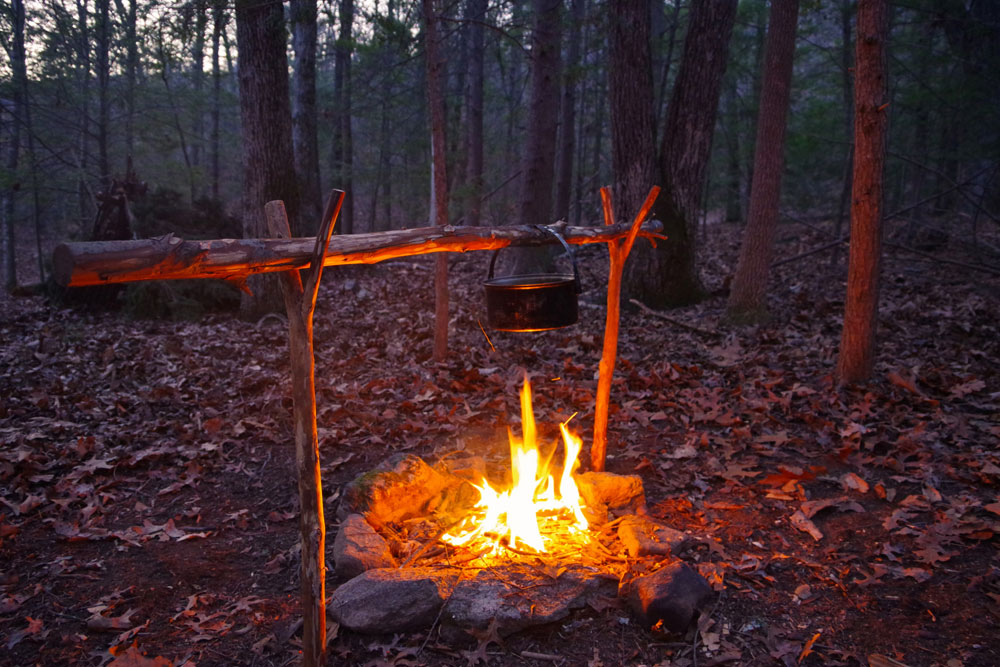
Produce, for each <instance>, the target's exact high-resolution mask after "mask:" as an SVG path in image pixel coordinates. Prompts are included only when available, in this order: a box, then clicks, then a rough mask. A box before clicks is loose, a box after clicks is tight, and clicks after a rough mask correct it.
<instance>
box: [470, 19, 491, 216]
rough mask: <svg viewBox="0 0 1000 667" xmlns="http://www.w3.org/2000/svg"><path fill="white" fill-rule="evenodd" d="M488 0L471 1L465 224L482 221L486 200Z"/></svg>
mask: <svg viewBox="0 0 1000 667" xmlns="http://www.w3.org/2000/svg"><path fill="white" fill-rule="evenodd" d="M486 10H487V1H486V0H468V6H467V10H466V11H467V12H468V17H469V20H470V21H471V23H470V24H469V91H468V99H466V102H465V108H466V144H467V145H468V152H467V154H466V166H465V173H466V184H465V187H466V193H467V194H466V197H465V224H467V225H472V226H474V227H475V226H477V225H479V224H480V222H481V215H482V211H481V206H482V197H483V60H484V55H485V41H486V40H485V35H484V28H483V22H484V21H485V20H486Z"/></svg>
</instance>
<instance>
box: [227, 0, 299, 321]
mask: <svg viewBox="0 0 1000 667" xmlns="http://www.w3.org/2000/svg"><path fill="white" fill-rule="evenodd" d="M236 40H237V45H238V49H239V59H240V62H239V84H240V119H241V121H242V124H243V236H244V237H245V238H261V237H264V236H267V235H268V234H267V224H266V220H265V217H264V205H265V204H266V203H267V202H269V201H272V200H277V199H280V200H283V201H284V202H285V206H286V208H287V209H288V214H289V218H290V219H291V220H296V219H297V218H298V191H297V188H296V183H295V167H294V160H293V157H292V111H291V106H290V103H289V99H288V59H287V56H286V55H285V23H284V15H283V11H282V6H281V4H280V3H265V4H262V3H259V2H256V0H237V2H236ZM250 286H251V288H252V289H253V292H254V294H253V295H247V294H244V295H243V299H242V302H241V304H240V313H241V315H242V316H243V317H245V318H248V319H252V318H255V317H258V316H260V315H261V314H263V313H265V312H274V311H275V310H277V309H279V308H280V306H281V295H280V293H279V290H278V286H277V282H276V281H275V280H273V279H266V280H265V279H260V278H255V279H253V281H252V282H251V284H250Z"/></svg>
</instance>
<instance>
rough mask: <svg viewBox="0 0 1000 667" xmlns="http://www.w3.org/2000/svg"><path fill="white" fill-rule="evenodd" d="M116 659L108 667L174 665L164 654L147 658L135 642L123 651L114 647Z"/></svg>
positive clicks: (161, 666)
mask: <svg viewBox="0 0 1000 667" xmlns="http://www.w3.org/2000/svg"><path fill="white" fill-rule="evenodd" d="M112 655H114V656H115V659H114V660H112V661H111V662H109V663H108V664H107V667H172V665H173V663H172V662H171V661H170V660H167V659H166V658H164V657H163V656H162V655H158V656H156V657H155V658H147V657H146V656H144V655H143V654H142V652H141V651H140V650H139V647H138V646H136V645H135V644H132V645H131V646H129V647H128V648H127V649H126V650H124V651H122V652H120V653H119V652H116V651H114V650H113V649H112Z"/></svg>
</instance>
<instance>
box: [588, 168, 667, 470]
mask: <svg viewBox="0 0 1000 667" xmlns="http://www.w3.org/2000/svg"><path fill="white" fill-rule="evenodd" d="M659 194H660V188H659V187H657V186H655V185H654V186H653V189H652V190H650V191H649V194H648V195H647V196H646V201H645V202H644V203H643V205H642V208H641V209H639V213H638V215H636V216H635V220H633V221H632V228H631V229H630V230H629V233H628V236H626V237H625V238H624V239H622V240H615V241H609V242H608V257H609V258H610V260H611V268H610V270H609V271H608V301H607V315H606V318H605V320H604V350H603V352H602V353H601V363H600V365H599V366H598V379H597V397H596V399H595V401H594V442H593V445H591V447H590V467H591V469H592V470H604V461H605V459H606V458H607V451H608V410H609V404H610V401H611V380H612V378H613V377H614V374H615V361H616V360H617V358H618V322H619V320H620V319H621V318H620V312H621V307H620V302H621V292H622V270H623V269H624V268H625V260H626V259H628V254H629V252H631V250H632V244H633V243H635V239H636V236H638V234H639V227H641V226H642V221H643V219H644V218H645V217H646V216H647V215H649V211H650V209H651V208H653V202H655V201H656V197H657V195H659ZM601 206H602V208H603V210H604V224H605V225H606V226H607V225H613V224H615V216H614V213H613V212H612V207H611V192H610V191H609V190H608V189H607V188H601Z"/></svg>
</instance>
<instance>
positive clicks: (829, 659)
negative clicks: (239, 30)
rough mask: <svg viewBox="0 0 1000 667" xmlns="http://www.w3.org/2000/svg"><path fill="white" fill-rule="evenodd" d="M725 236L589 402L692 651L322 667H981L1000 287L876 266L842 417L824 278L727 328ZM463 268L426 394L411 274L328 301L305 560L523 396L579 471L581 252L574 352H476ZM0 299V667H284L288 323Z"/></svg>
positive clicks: (979, 276) (467, 272)
mask: <svg viewBox="0 0 1000 667" xmlns="http://www.w3.org/2000/svg"><path fill="white" fill-rule="evenodd" d="M738 234H739V230H738V229H737V228H736V227H730V226H726V225H712V226H710V227H709V228H708V229H707V230H705V231H704V234H703V235H704V237H705V238H704V239H703V246H704V247H705V248H706V250H705V252H704V253H703V256H702V266H703V273H704V276H705V282H706V287H707V288H708V290H709V292H710V293H711V294H712V296H711V297H710V298H708V299H707V300H706V301H704V302H703V303H701V304H699V305H697V306H692V307H688V308H682V309H677V310H673V311H670V312H669V313H667V314H666V315H667V316H668V317H669V318H670V320H672V321H667V320H664V319H661V318H658V317H656V316H654V315H651V314H649V313H646V312H643V311H639V310H633V311H630V312H626V313H624V315H623V318H622V327H621V339H620V347H619V361H618V369H617V374H616V379H615V384H614V387H613V390H612V403H613V411H612V415H611V425H610V432H609V439H610V445H609V459H608V468H609V469H610V470H612V471H615V472H622V473H638V474H640V475H641V476H642V478H643V481H644V484H645V489H646V494H647V498H648V503H649V507H650V510H651V514H652V515H654V516H655V517H656V518H658V519H659V520H661V521H663V522H664V523H667V524H669V525H671V526H673V527H675V528H678V529H680V530H684V531H687V532H689V533H691V534H692V535H695V536H697V537H699V538H700V541H699V542H698V543H697V544H696V546H695V547H693V548H692V549H689V550H688V551H686V552H685V553H683V554H682V558H683V559H684V560H685V561H686V562H688V563H689V564H690V565H691V566H692V567H695V568H697V569H698V570H699V571H700V572H701V573H702V574H703V575H704V576H706V577H707V578H708V579H709V580H710V581H711V582H713V584H714V585H715V587H716V589H717V597H716V599H715V602H714V605H713V606H712V607H711V608H710V609H708V610H706V612H705V614H703V615H702V617H701V618H700V619H699V622H698V627H697V628H692V629H691V630H690V631H689V632H688V633H686V634H684V635H668V634H661V633H657V632H652V631H650V630H648V629H646V628H642V627H638V625H637V624H636V622H635V621H634V619H632V618H631V617H630V614H629V612H628V611H627V610H626V609H623V608H620V607H618V606H616V605H614V604H610V603H609V604H604V605H591V606H590V607H588V608H585V609H583V610H579V611H576V612H574V613H573V614H572V615H570V616H569V617H567V618H565V619H564V620H562V621H560V622H557V623H554V624H551V625H549V626H545V627H542V628H537V629H534V630H531V631H527V632H524V633H520V634H517V635H514V636H511V637H508V638H505V639H503V640H502V641H496V638H495V637H489V636H486V635H484V636H479V637H476V636H470V637H469V638H468V640H467V641H465V642H455V641H453V640H452V641H448V640H445V639H444V638H443V637H442V636H440V635H439V634H438V633H437V632H436V630H435V631H431V632H430V633H428V632H426V631H425V632H418V633H413V634H407V635H395V636H360V635H357V634H354V633H352V632H349V631H347V630H344V629H339V628H337V627H336V625H335V624H332V623H331V627H330V636H331V640H330V656H331V657H330V664H344V665H373V666H375V665H474V664H484V663H485V664H490V665H552V664H564V665H587V666H588V667H599V666H602V665H604V666H611V665H650V666H652V665H663V666H666V665H676V666H678V667H683V666H689V665H690V666H694V665H698V666H705V665H719V664H734V665H770V664H784V665H793V664H802V665H838V664H844V665H873V666H882V665H898V664H905V665H911V666H918V665H926V666H932V665H938V666H941V667H944V666H947V667H957V666H960V665H964V666H969V667H972V666H990V665H997V664H1000V641H998V640H997V639H996V637H997V627H998V619H1000V604H998V603H1000V556H998V551H997V545H998V534H1000V519H998V514H1000V497H998V483H1000V447H998V441H1000V382H998V378H1000V373H998V369H1000V362H998V358H1000V331H998V322H1000V279H998V278H997V276H996V275H995V274H992V275H991V274H989V273H986V272H982V271H975V270H971V269H968V268H964V267H962V266H959V265H957V264H954V263H952V264H946V263H943V262H942V261H940V260H941V259H949V260H953V261H957V262H961V263H971V262H974V261H975V260H974V258H972V257H971V256H970V254H969V251H968V250H967V249H966V248H964V247H961V246H958V244H957V241H956V242H954V243H953V244H952V245H950V246H948V247H945V248H942V249H938V250H936V251H935V252H936V255H935V256H936V257H937V259H931V258H928V257H924V256H920V255H915V254H912V253H905V254H904V253H902V252H899V251H895V250H892V249H890V250H888V251H887V254H886V261H885V264H884V273H883V282H882V292H881V311H880V321H879V332H880V341H879V348H878V366H877V373H876V376H877V377H876V379H875V380H874V381H873V382H871V383H870V384H867V385H865V386H859V387H852V388H848V389H837V388H836V387H835V386H834V384H833V381H832V370H833V366H834V364H835V361H836V353H837V346H838V342H839V335H840V318H841V315H842V311H843V294H844V284H843V281H844V273H845V271H844V268H843V266H840V267H839V268H836V267H831V266H830V264H829V261H828V260H829V257H828V255H827V254H817V255H814V256H811V257H809V258H805V259H801V260H798V261H794V262H789V263H786V264H783V265H781V266H780V267H779V268H777V269H776V270H775V271H774V273H773V275H772V278H771V285H772V289H771V295H770V301H769V304H770V310H771V319H770V321H769V322H768V323H767V324H765V325H760V326H755V327H735V326H731V325H729V324H726V323H725V322H724V320H723V318H722V315H723V312H724V309H725V277H726V276H728V275H731V273H732V270H733V266H734V262H735V256H736V249H737V247H738V241H739V238H738ZM781 236H782V237H783V238H782V239H781V240H780V243H779V246H778V248H779V251H778V252H779V259H781V258H787V257H794V256H796V255H797V254H798V253H801V252H804V251H805V250H808V249H809V248H812V247H816V246H819V245H822V244H823V243H824V242H825V237H823V236H821V235H819V234H818V233H817V232H815V231H811V230H809V229H807V228H802V227H799V226H791V225H790V226H788V227H783V228H782V230H781ZM785 237H787V238H785ZM995 245H997V244H995ZM488 260H489V257H488V256H487V254H486V253H474V254H470V255H467V256H460V257H455V258H454V259H453V260H452V273H451V287H452V293H451V299H452V308H451V313H452V322H451V340H450V345H451V350H452V353H451V358H450V360H449V361H447V362H445V363H441V364H437V363H434V362H433V361H431V359H430V356H431V344H432V341H431V335H432V331H431V330H432V325H433V303H432V299H433V289H432V283H433V260H431V259H430V258H415V259H412V260H407V261H397V262H393V263H388V264H384V265H379V266H376V267H364V268H353V267H352V268H347V269H338V270H328V272H327V273H326V274H325V275H324V281H323V287H322V289H321V292H320V298H319V303H318V307H317V314H316V365H317V366H316V367H317V402H318V424H319V433H320V439H321V449H322V456H323V473H324V478H323V482H324V494H325V498H326V502H327V516H328V517H329V519H330V521H329V525H328V530H329V539H328V542H327V545H328V549H329V547H330V546H331V545H332V537H333V535H334V534H335V532H336V530H337V525H336V522H335V509H336V505H337V499H338V495H339V493H340V489H341V488H342V487H343V485H344V484H345V483H346V482H348V481H349V480H351V479H353V478H354V477H355V476H356V475H358V474H360V473H363V472H365V471H368V470H370V469H371V468H373V467H374V466H375V465H376V464H377V463H378V462H379V461H381V460H383V459H384V458H385V457H386V456H387V455H389V454H391V453H395V452H412V453H415V454H418V455H420V456H422V457H424V458H425V459H427V460H429V461H433V460H435V459H436V458H438V457H440V456H443V455H444V454H447V453H450V452H454V451H460V450H465V451H469V452H473V453H476V452H484V451H487V450H489V449H490V448H491V447H495V446H496V445H497V442H499V441H500V440H498V439H500V438H504V437H505V436H504V434H503V430H504V428H505V426H506V424H508V423H514V422H516V419H517V418H516V415H517V414H518V404H517V387H518V384H519V383H520V380H521V375H522V373H523V372H525V371H527V372H528V373H529V374H530V376H531V378H532V381H533V384H534V390H535V409H536V415H537V416H538V419H539V421H540V422H541V423H545V424H550V425H555V424H557V423H558V422H559V421H560V420H563V419H566V418H567V417H568V416H569V415H570V414H572V413H574V412H578V413H579V414H578V416H577V417H576V418H575V419H574V423H576V425H577V428H579V429H580V430H581V431H582V432H583V433H584V434H585V435H586V436H587V437H586V440H587V442H588V443H589V433H590V431H591V428H592V419H593V404H594V398H593V396H594V390H595V387H596V370H597V364H598V360H599V357H600V353H601V341H602V335H603V325H604V309H603V300H604V290H605V285H606V283H605V277H606V272H607V253H606V251H605V250H604V249H603V248H596V247H590V248H587V249H586V250H584V251H583V252H582V253H581V257H580V264H581V268H582V270H583V274H584V275H583V283H584V289H585V291H584V293H583V295H582V296H581V319H580V323H579V324H578V325H576V326H574V327H571V328H568V329H564V330H560V331H554V332H548V333H543V334H535V335H524V334H503V333H495V332H491V333H490V338H491V339H492V344H493V346H495V348H496V349H495V350H494V349H491V346H490V343H489V342H488V341H487V339H486V337H485V336H484V333H483V331H482V330H481V328H480V320H482V321H483V323H484V324H485V316H484V313H483V305H482V295H481V288H480V285H479V283H480V281H481V279H482V277H483V276H484V274H485V271H486V264H487V262H488ZM842 261H843V260H842ZM3 299H4V301H3V302H2V303H0V308H2V315H0V335H2V339H3V341H4V342H3V347H2V348H0V563H2V565H0V645H2V649H0V664H5V665H29V664H40V665H70V664H72V665H104V664H108V663H110V662H112V661H114V664H116V665H142V664H149V665H152V664H158V665H164V664H176V665H181V664H191V665H261V666H263V665H286V664H294V663H295V662H296V661H297V660H299V652H298V645H297V642H298V637H299V633H300V631H301V628H300V624H299V622H298V619H299V612H300V610H299V599H298V586H299V583H298V582H299V577H298V568H299V559H298V549H297V546H298V525H297V516H298V515H297V494H296V480H295V472H294V451H293V447H292V435H291V398H290V390H289V377H288V373H289V368H288V354H287V333H286V326H285V324H284V322H283V320H282V319H281V318H278V317H269V318H266V319H264V320H262V321H260V322H256V323H247V322H242V321H239V320H238V319H236V317H235V316H234V315H233V314H231V313H215V314H211V315H208V316H205V317H202V318H201V319H199V320H197V321H177V322H174V321H167V320H130V319H128V318H126V317H124V316H123V315H122V314H121V313H118V312H114V311H113V310H108V311H103V310H98V309H79V308H70V307H67V306H62V305H56V304H52V303H49V302H47V301H46V300H44V299H43V298H41V297H22V298H10V297H3ZM585 447H586V445H585ZM338 583H340V582H338V581H337V580H336V579H335V578H334V577H333V576H332V574H331V578H330V580H329V582H328V588H327V591H328V594H329V593H330V592H332V590H333V589H334V588H335V587H336V586H337V585H338ZM143 654H144V655H145V658H142V657H141V656H142V655H143ZM154 659H159V661H158V662H157V661H156V660H154Z"/></svg>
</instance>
